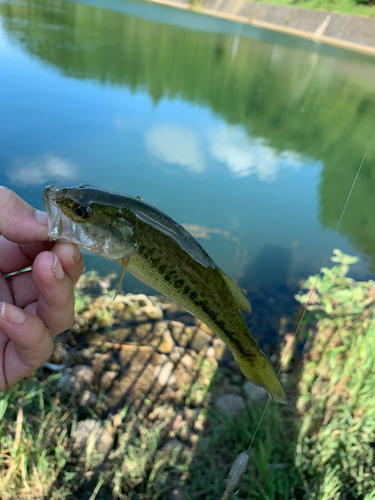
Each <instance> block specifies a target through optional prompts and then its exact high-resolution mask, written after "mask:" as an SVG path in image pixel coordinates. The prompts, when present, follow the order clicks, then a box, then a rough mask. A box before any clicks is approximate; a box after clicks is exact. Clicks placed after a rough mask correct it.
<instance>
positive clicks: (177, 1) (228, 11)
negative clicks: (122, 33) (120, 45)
mask: <svg viewBox="0 0 375 500" xmlns="http://www.w3.org/2000/svg"><path fill="white" fill-rule="evenodd" d="M148 1H150V2H153V3H157V4H161V5H168V6H170V7H177V8H179V9H184V10H190V11H193V12H196V13H200V14H206V15H210V16H215V17H219V18H222V19H228V20H229V21H236V22H240V23H244V24H249V25H251V26H256V27H259V28H264V29H269V30H273V31H279V32H282V33H287V34H290V35H294V36H300V37H303V38H307V39H309V40H313V41H315V42H323V43H328V44H331V45H335V46H337V47H342V48H344V49H348V50H354V51H357V52H362V53H365V54H369V55H373V56H375V18H374V19H372V18H367V17H360V16H351V15H348V14H335V13H331V12H327V11H311V10H308V9H297V8H295V7H284V6H278V5H270V4H255V3H254V2H248V1H246V0H245V1H244V0H237V1H233V0H216V1H215V0H206V2H205V3H206V4H208V5H209V7H208V6H207V7H205V6H202V5H196V6H195V5H192V4H190V3H189V2H188V0H148ZM251 5H252V6H254V8H252V9H251V8H250V6H251ZM228 7H229V8H228ZM242 10H244V11H245V12H246V10H248V11H249V10H250V11H252V13H251V14H250V16H246V15H241V11H242ZM265 11H266V12H265ZM267 11H268V12H267ZM312 12H313V13H315V14H317V13H319V14H320V17H321V16H323V21H322V22H319V21H321V20H322V19H319V20H318V21H317V24H316V29H314V31H312V30H311V22H310V26H309V28H310V30H309V31H308V30H307V29H306V30H304V29H296V28H292V27H289V26H287V25H286V24H288V23H289V21H290V19H291V18H292V17H293V16H295V14H296V13H298V16H299V18H300V20H301V18H302V22H301V23H300V24H302V25H303V20H304V19H303V18H304V16H306V17H305V19H306V21H311V19H310V15H311V13H312ZM267 14H268V15H267ZM335 16H337V17H338V16H340V17H342V16H344V18H345V21H346V25H349V26H350V23H351V22H352V24H353V25H354V26H353V28H354V29H357V28H356V26H355V24H358V22H359V23H362V24H363V23H367V24H368V28H369V29H368V33H369V36H367V40H365V42H366V41H367V42H369V43H356V42H353V41H350V40H345V31H344V33H342V32H340V33H338V35H339V36H340V37H338V36H337V37H335V36H332V35H331V36H326V35H325V32H326V30H327V27H328V26H329V24H330V22H331V20H332V18H334V17H335ZM272 17H274V18H275V22H272ZM259 18H261V19H259ZM282 23H283V24H282ZM372 25H373V27H374V29H373V30H372ZM314 27H315V26H314ZM365 38H366V37H365Z"/></svg>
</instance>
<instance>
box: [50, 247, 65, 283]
mask: <svg viewBox="0 0 375 500" xmlns="http://www.w3.org/2000/svg"><path fill="white" fill-rule="evenodd" d="M52 253H53V255H54V256H55V261H54V263H53V266H52V273H53V274H54V275H55V276H56V278H57V279H58V280H62V279H63V278H64V276H65V275H64V270H63V268H62V265H61V262H60V261H59V259H58V258H57V255H56V254H55V253H54V252H52Z"/></svg>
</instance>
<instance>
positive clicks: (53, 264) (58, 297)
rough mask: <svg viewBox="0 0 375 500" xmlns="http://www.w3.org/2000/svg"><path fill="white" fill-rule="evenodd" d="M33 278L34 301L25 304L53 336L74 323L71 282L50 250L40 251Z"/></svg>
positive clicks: (72, 287) (35, 262)
mask: <svg viewBox="0 0 375 500" xmlns="http://www.w3.org/2000/svg"><path fill="white" fill-rule="evenodd" d="M32 276H33V280H34V282H35V285H36V286H37V288H38V290H39V297H38V302H37V303H34V304H31V305H30V306H27V309H28V310H29V311H30V312H34V313H35V314H37V315H38V316H39V317H40V318H41V319H42V320H43V322H44V323H45V325H46V327H47V328H48V330H49V331H50V333H51V335H57V334H58V333H61V332H63V331H65V330H67V329H68V328H70V327H71V326H72V325H73V323H74V285H73V282H72V280H71V279H70V277H69V275H68V274H67V273H65V272H64V269H63V267H62V265H61V262H60V260H59V259H58V257H57V255H56V254H55V253H53V252H42V253H40V254H39V255H38V256H37V257H36V259H35V261H34V265H33V270H32Z"/></svg>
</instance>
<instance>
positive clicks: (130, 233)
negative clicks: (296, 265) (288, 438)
mask: <svg viewBox="0 0 375 500" xmlns="http://www.w3.org/2000/svg"><path fill="white" fill-rule="evenodd" d="M43 199H44V203H45V206H46V210H47V215H48V234H49V237H50V239H51V240H59V241H67V242H72V243H75V244H77V245H80V246H81V247H82V248H84V249H86V250H89V251H91V252H95V253H96V254H99V255H101V256H103V257H105V258H107V259H112V260H115V261H117V262H119V263H120V264H121V266H122V274H121V278H120V283H119V287H120V286H121V282H122V279H123V276H124V273H125V271H126V270H128V271H129V272H130V273H131V274H133V275H134V276H135V277H136V278H138V279H139V280H140V281H142V282H143V283H146V284H147V285H149V286H151V287H152V288H154V289H155V290H157V291H158V292H160V293H162V294H164V295H166V296H167V297H169V298H171V299H173V300H175V301H176V302H177V303H178V304H180V305H181V306H182V307H184V308H185V309H186V310H187V311H188V312H190V313H191V314H193V315H194V316H196V317H197V318H198V319H200V320H201V321H202V322H203V323H205V324H206V325H207V326H208V327H209V328H211V330H212V331H213V332H214V333H215V334H216V335H218V336H219V337H220V338H221V339H222V340H223V341H224V342H225V344H226V345H227V346H228V347H229V348H230V350H231V351H232V353H233V355H234V358H235V360H236V362H237V364H238V366H239V368H240V369H241V371H242V373H243V374H244V375H245V376H246V378H248V379H249V380H250V381H251V382H252V383H253V384H255V385H258V386H261V387H264V388H265V390H266V391H267V393H268V395H269V396H270V397H271V398H272V399H274V400H275V401H277V402H279V403H286V402H287V401H286V396H285V393H284V390H283V388H282V386H281V384H280V381H279V380H278V378H277V376H276V374H275V372H274V370H273V368H272V365H271V364H270V362H269V360H268V359H267V357H266V355H265V354H264V353H263V352H262V351H261V350H260V348H259V346H258V344H257V342H256V340H255V339H254V337H253V336H252V334H251V333H250V330H249V329H248V327H247V326H246V323H245V321H244V319H243V317H242V315H241V313H240V311H239V309H241V310H243V311H245V312H250V311H251V305H250V302H249V300H248V298H247V297H246V295H245V294H244V293H243V291H242V290H241V288H240V287H239V286H238V285H237V284H236V283H235V282H234V281H233V280H232V279H231V278H230V277H229V276H228V275H227V274H225V273H224V272H223V271H222V270H221V269H220V268H219V267H218V266H217V265H216V264H215V262H214V261H213V260H212V259H211V257H210V256H209V255H208V254H207V252H206V251H205V250H204V249H203V248H202V246H201V245H200V244H199V243H198V242H197V241H196V240H195V239H194V238H193V236H192V235H191V234H190V233H189V232H188V231H187V230H186V229H185V228H184V227H183V226H181V225H180V224H178V223H177V222H176V221H175V220H173V219H172V218H171V217H169V216H168V215H167V214H165V213H164V212H162V211H161V210H159V209H158V208H156V207H154V206H153V205H151V204H149V203H147V202H146V201H144V200H143V199H142V198H140V197H139V196H130V195H126V194H121V193H116V192H112V191H108V190H105V189H100V188H95V187H93V186H91V185H89V184H81V185H79V186H74V187H69V188H60V189H59V188H57V187H56V186H53V185H51V186H47V187H46V188H45V189H44V192H43Z"/></svg>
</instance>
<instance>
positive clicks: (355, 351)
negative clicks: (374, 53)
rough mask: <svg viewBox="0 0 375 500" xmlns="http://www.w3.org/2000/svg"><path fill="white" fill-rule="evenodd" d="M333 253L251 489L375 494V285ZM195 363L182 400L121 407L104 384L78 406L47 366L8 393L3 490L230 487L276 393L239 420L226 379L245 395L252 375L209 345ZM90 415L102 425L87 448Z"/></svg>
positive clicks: (77, 495)
mask: <svg viewBox="0 0 375 500" xmlns="http://www.w3.org/2000/svg"><path fill="white" fill-rule="evenodd" d="M333 260H334V261H335V264H336V265H335V266H334V267H333V268H332V269H324V270H323V274H322V279H321V280H320V281H319V282H318V285H317V287H316V289H315V290H313V285H314V283H315V282H316V277H311V278H309V279H308V280H307V281H306V283H305V284H304V286H303V287H302V288H301V291H300V293H299V295H298V296H297V299H298V300H299V301H300V302H301V303H302V304H303V303H305V302H306V299H307V298H308V297H310V305H309V307H308V313H307V315H306V318H305V320H304V322H303V326H302V329H301V334H300V338H299V345H300V346H303V351H302V353H301V352H300V354H298V350H296V351H295V352H294V354H293V355H292V356H290V359H289V361H288V365H287V367H286V368H285V371H284V373H283V375H282V377H283V381H284V386H285V388H286V391H287V394H288V399H289V405H287V406H283V405H278V404H275V403H272V402H271V403H270V404H269V406H268V408H267V411H266V413H265V415H264V418H263V420H262V422H261V425H260V427H259V431H258V432H257V435H256V437H255V440H254V445H253V447H252V449H251V451H250V461H249V466H248V470H247V472H246V474H245V475H244V476H243V479H242V483H240V485H239V493H238V496H237V497H238V498H243V499H245V498H246V499H251V500H255V499H259V500H260V499H262V500H284V499H285V500H287V499H295V500H310V499H311V500H313V499H316V500H328V499H329V500H355V499H362V500H375V493H374V492H375V456H374V453H375V447H374V445H375V399H374V397H373V395H374V391H375V364H374V359H375V320H374V310H373V307H374V301H375V283H374V282H372V281H369V282H355V281H353V280H352V279H351V278H349V277H348V272H349V269H350V265H351V264H353V263H354V262H355V260H356V259H355V258H353V257H349V256H346V255H344V254H342V253H341V252H339V251H335V256H334V258H333ZM80 307H82V308H83V309H84V304H80ZM101 355H103V354H101ZM196 364H197V366H198V367H199V368H196V367H195V366H193V367H192V370H196V377H195V378H194V383H192V384H191V386H190V387H186V388H185V389H183V388H180V389H179V390H178V391H180V390H182V392H183V394H182V395H181V396H179V399H178V398H177V399H173V398H172V399H171V397H172V396H173V394H172V393H171V391H168V390H165V391H164V392H163V393H161V394H159V395H157V397H156V396H155V397H154V394H153V393H150V394H142V393H139V394H138V395H137V399H136V401H135V403H136V404H135V405H133V406H132V405H130V406H122V407H121V408H118V409H117V412H115V413H112V414H111V413H108V412H104V411H103V410H102V408H103V401H105V394H101V397H100V398H99V400H98V403H97V405H96V406H94V407H92V408H82V407H79V405H78V404H77V401H76V398H75V397H74V396H72V395H69V394H68V395H63V394H62V393H60V388H59V385H58V382H59V377H60V375H46V373H45V371H43V369H41V370H39V371H38V372H37V373H36V374H35V375H33V376H31V377H29V378H28V379H27V380H24V381H22V382H20V383H19V384H17V385H16V386H15V387H14V388H12V389H10V390H9V391H7V392H5V393H3V394H2V395H1V397H0V418H1V422H2V425H1V429H0V466H1V471H2V474H1V476H0V498H2V499H4V500H8V499H13V498H14V499H16V498H17V499H21V500H23V499H25V500H29V499H33V500H34V499H35V500H36V499H44V498H48V499H56V500H57V499H82V500H95V499H98V500H100V499H103V500H104V499H105V498H114V499H121V500H122V499H124V500H125V499H132V500H146V499H152V500H154V499H155V500H157V499H161V500H170V499H176V500H178V499H186V500H195V499H200V498H204V499H207V500H210V499H212V500H213V499H218V498H221V496H222V495H223V492H224V490H225V485H226V477H227V475H228V472H229V470H230V468H231V465H232V463H233V461H234V460H235V458H236V457H237V456H238V455H239V454H240V453H241V452H243V451H244V450H246V449H247V448H248V446H249V443H250V442H251V440H252V437H253V435H254V432H255V429H256V427H257V425H258V423H259V421H260V418H261V415H262V413H263V409H264V405H265V401H264V400H263V401H260V402H251V401H250V400H248V401H247V407H246V409H245V411H244V412H243V413H242V414H241V415H239V416H238V417H236V418H227V417H224V416H222V415H220V414H219V413H218V412H217V411H216V410H215V407H214V406H213V405H212V404H211V403H212V398H211V395H212V394H215V393H216V391H218V390H220V389H221V388H222V387H223V386H224V385H226V384H229V385H230V386H231V387H236V388H237V392H238V393H239V394H241V391H242V382H243V381H242V380H241V377H240V375H239V374H238V373H237V372H233V371H232V370H229V369H228V368H225V367H219V368H217V365H216V364H215V363H214V364H212V363H210V362H209V360H208V359H201V358H200V356H197V360H196ZM178 391H177V392H178ZM173 397H174V396H173ZM176 397H177V396H176ZM104 407H105V405H104ZM88 420H90V422H91V423H92V425H93V426H94V427H93V429H96V431H95V432H94V431H93V432H91V434H89V436H88V437H86V440H83V441H81V442H80V445H79V446H77V438H76V433H77V429H78V428H79V426H80V423H82V422H84V421H88ZM97 432H99V433H101V434H100V436H101V437H100V439H99V441H97V436H96V434H97ZM103 443H104V445H105V444H106V443H107V444H108V446H107V448H106V449H105V450H103V448H100V446H103Z"/></svg>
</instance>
